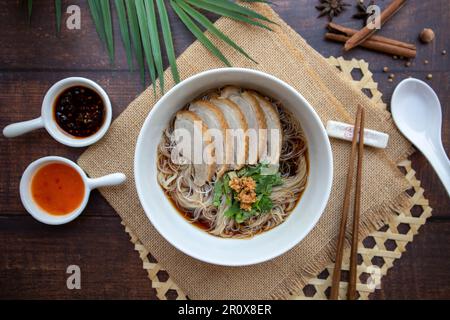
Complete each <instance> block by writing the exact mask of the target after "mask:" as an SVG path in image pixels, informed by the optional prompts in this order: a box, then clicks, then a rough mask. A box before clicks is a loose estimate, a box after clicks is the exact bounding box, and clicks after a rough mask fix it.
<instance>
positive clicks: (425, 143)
mask: <svg viewBox="0 0 450 320" xmlns="http://www.w3.org/2000/svg"><path fill="white" fill-rule="evenodd" d="M391 111H392V116H393V118H394V121H395V124H396V125H397V127H398V128H399V129H400V131H401V132H402V133H403V135H405V137H406V138H408V139H409V141H411V142H412V143H413V144H414V145H415V146H416V147H417V149H419V150H420V151H421V152H422V153H423V155H424V156H425V157H426V158H427V159H428V161H429V162H430V163H431V165H432V166H433V168H434V170H435V171H436V173H437V175H438V176H439V178H440V179H441V181H442V183H443V184H444V187H445V189H446V190H447V194H448V195H449V196H450V160H449V159H448V157H447V154H446V153H445V150H444V147H443V145H442V137H441V127H442V109H441V104H440V102H439V99H438V97H437V95H436V93H435V92H434V91H433V89H431V87H430V86H428V85H427V84H426V83H425V82H423V81H420V80H418V79H413V78H410V79H406V80H403V81H402V82H400V83H399V85H398V86H397V88H396V89H395V91H394V94H393V95H392V100H391Z"/></svg>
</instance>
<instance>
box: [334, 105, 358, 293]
mask: <svg viewBox="0 0 450 320" xmlns="http://www.w3.org/2000/svg"><path fill="white" fill-rule="evenodd" d="M363 112H364V111H363V108H362V107H361V106H360V105H358V110H357V112H356V120H355V126H354V130H353V139H352V150H351V153H350V160H349V167H348V173H347V180H346V183H345V194H344V203H343V206H342V216H341V223H340V226H339V235H338V241H337V248H336V259H335V266H334V270H333V277H332V282H331V292H330V299H331V300H337V299H338V298H339V284H340V281H341V265H342V257H343V254H344V241H345V229H346V226H347V217H348V210H349V207H350V196H351V188H352V183H353V172H354V162H355V156H356V152H357V143H358V132H359V133H360V134H359V135H361V132H362V134H364V131H362V130H360V128H361V118H362V117H363V115H362V114H363ZM363 142H364V141H363ZM361 148H362V149H364V144H360V146H359V149H361ZM359 157H361V158H362V152H359ZM360 161H361V163H362V160H360V159H359V158H358V164H359V163H360ZM358 169H360V168H358ZM359 171H360V170H358V172H359ZM359 176H360V179H361V173H360V174H359ZM359 194H360V192H359ZM358 203H359V201H358Z"/></svg>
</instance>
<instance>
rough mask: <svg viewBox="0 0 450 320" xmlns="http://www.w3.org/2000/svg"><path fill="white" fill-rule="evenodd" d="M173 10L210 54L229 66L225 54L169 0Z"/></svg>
mask: <svg viewBox="0 0 450 320" xmlns="http://www.w3.org/2000/svg"><path fill="white" fill-rule="evenodd" d="M170 4H171V5H172V8H173V10H174V11H175V13H176V14H177V16H178V17H179V18H180V19H181V21H182V22H183V23H184V25H185V26H186V27H187V28H188V29H189V31H190V32H191V33H192V34H193V35H194V36H195V37H196V38H197V39H198V40H199V41H200V42H201V43H202V44H203V45H204V46H205V48H206V49H208V50H209V51H210V52H211V53H212V54H214V55H215V56H216V57H218V58H219V59H220V60H221V61H222V62H223V63H225V65H227V66H228V67H231V63H230V62H229V61H228V60H227V58H225V56H224V55H223V54H222V53H221V52H220V51H219V50H218V49H217V48H216V47H215V46H214V44H213V43H212V42H211V41H210V40H209V39H208V38H207V37H206V36H205V35H204V34H203V32H202V30H200V28H199V27H198V26H197V25H196V24H195V23H194V22H193V21H192V19H191V18H190V17H189V16H188V15H187V14H186V13H185V12H184V11H183V10H182V9H181V8H180V7H179V6H178V4H177V3H176V2H175V1H173V0H171V1H170Z"/></svg>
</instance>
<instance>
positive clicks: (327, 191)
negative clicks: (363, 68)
mask: <svg viewBox="0 0 450 320" xmlns="http://www.w3.org/2000/svg"><path fill="white" fill-rule="evenodd" d="M222 72H229V73H250V74H253V75H257V76H261V77H265V78H267V79H268V80H269V81H273V82H276V83H278V84H279V85H281V86H284V87H285V88H286V89H287V90H289V91H291V93H292V94H294V95H296V96H297V98H298V99H299V100H300V101H302V103H303V104H304V105H305V106H306V107H307V108H308V109H309V111H310V112H311V116H312V117H313V119H314V120H315V121H316V122H317V124H318V126H319V128H320V133H319V132H318V134H320V135H321V136H320V138H321V139H322V140H323V141H324V143H325V146H324V147H325V150H326V154H324V155H322V156H323V157H325V158H326V162H327V163H328V164H329V167H328V169H329V175H328V177H327V181H326V185H325V186H323V189H322V190H323V191H324V195H325V196H324V201H323V202H322V203H321V204H320V205H319V206H318V208H317V211H318V212H320V214H317V216H316V217H315V219H314V220H313V221H312V223H311V224H310V225H309V226H308V228H306V229H305V230H304V231H303V232H301V233H300V232H299V233H298V234H297V236H296V237H292V240H291V241H290V242H288V243H286V244H285V245H284V246H283V247H282V248H280V250H278V251H276V252H274V253H272V254H267V255H266V256H263V257H255V258H253V259H247V260H246V261H245V262H242V261H239V262H235V261H223V260H221V261H217V260H214V259H210V258H208V257H204V256H201V255H199V254H197V253H196V252H194V251H191V250H190V249H189V248H187V247H182V246H180V245H179V244H178V243H177V242H176V241H174V240H173V239H172V238H171V237H170V235H168V234H165V233H164V231H163V229H162V228H161V227H160V225H159V223H158V221H155V219H151V214H149V212H151V210H152V209H151V208H148V207H147V205H146V202H145V199H144V197H143V190H141V186H142V183H141V179H142V178H143V177H140V176H139V175H138V166H139V164H138V155H139V154H140V153H141V150H142V148H143V144H142V140H143V139H144V132H145V131H146V130H144V128H146V127H147V126H149V125H150V121H151V119H152V116H153V114H154V113H155V112H156V110H158V109H159V108H160V106H162V105H164V103H165V100H166V99H167V97H169V96H170V95H171V94H172V93H173V92H174V91H177V90H178V88H179V87H182V86H183V85H184V84H185V83H187V82H191V81H195V80H196V79H199V78H202V77H205V76H213V75H215V74H220V73H222ZM133 169H134V178H135V185H136V191H137V194H138V197H139V200H140V203H141V206H142V208H143V209H144V212H145V214H146V216H147V218H148V219H149V221H150V223H151V224H152V225H153V226H154V227H155V229H156V230H157V231H158V233H159V234H160V235H161V236H162V237H163V238H164V239H165V240H166V241H168V242H169V243H170V244H171V245H172V246H173V247H175V248H176V249H178V250H179V251H181V252H183V253H185V254H187V255H188V256H191V257H193V258H195V259H197V260H200V261H203V262H206V263H209V264H214V265H220V266H231V267H236V266H248V265H254V264H259V263H263V262H266V261H269V260H272V259H274V258H277V257H279V256H281V255H283V254H284V253H286V252H287V251H289V250H291V249H292V248H293V247H294V246H296V245H297V244H299V243H300V242H301V241H302V240H303V239H304V238H305V237H306V235H308V234H309V233H310V232H311V230H312V229H313V228H314V227H315V226H316V224H317V222H318V221H319V219H320V218H321V217H322V215H323V212H324V210H325V207H326V206H327V204H328V200H329V196H330V193H331V187H332V182H333V170H334V169H333V156H332V149H331V144H330V141H329V138H328V135H327V132H326V129H325V127H324V125H323V123H322V121H321V120H320V117H319V115H318V114H317V112H316V111H315V110H314V108H313V107H312V106H311V105H310V103H309V102H308V101H307V100H306V99H305V98H304V97H303V95H301V94H300V93H299V92H298V91H297V90H295V89H294V88H293V87H292V86H290V85H289V84H287V83H286V82H284V81H282V80H280V79H278V78H277V77H275V76H272V75H270V74H268V73H265V72H262V71H258V70H254V69H248V68H236V67H233V68H218V69H210V70H207V71H203V72H200V73H198V74H195V75H193V76H191V77H189V78H186V79H185V80H183V81H181V82H180V83H178V84H176V85H175V86H174V87H172V88H171V89H170V90H169V91H167V92H166V94H165V95H164V96H162V97H161V98H160V99H159V101H157V102H156V104H155V105H154V106H153V108H152V109H151V110H150V112H149V114H148V115H147V118H146V119H145V121H144V123H143V125H142V127H141V130H140V133H139V136H138V139H137V142H136V149H135V155H134V168H133ZM167 201H169V200H167ZM192 227H195V226H192ZM272 230H273V229H272ZM272 230H269V231H267V232H270V231H272ZM223 240H224V241H232V239H223ZM247 241H251V238H250V239H248V240H247Z"/></svg>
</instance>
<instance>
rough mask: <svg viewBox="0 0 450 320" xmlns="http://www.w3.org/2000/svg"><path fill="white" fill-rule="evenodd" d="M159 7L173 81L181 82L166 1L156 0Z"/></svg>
mask: <svg viewBox="0 0 450 320" xmlns="http://www.w3.org/2000/svg"><path fill="white" fill-rule="evenodd" d="M156 5H157V6H158V13H159V20H160V22H161V29H162V32H163V37H164V43H165V45H166V53H167V57H168V58H169V63H170V68H171V71H172V76H173V80H174V81H175V82H176V83H178V82H180V75H179V73H178V68H177V61H176V58H175V50H174V48H173V41H172V31H171V30H170V23H169V17H168V15H167V9H166V5H165V4H164V0H156Z"/></svg>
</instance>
